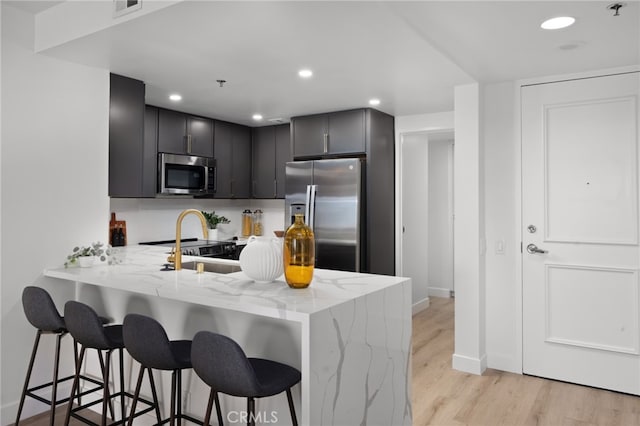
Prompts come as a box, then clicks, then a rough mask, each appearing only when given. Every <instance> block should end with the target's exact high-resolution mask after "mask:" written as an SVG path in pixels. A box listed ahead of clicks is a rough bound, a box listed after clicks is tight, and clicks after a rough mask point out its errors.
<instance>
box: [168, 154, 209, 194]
mask: <svg viewBox="0 0 640 426" xmlns="http://www.w3.org/2000/svg"><path fill="white" fill-rule="evenodd" d="M215 166H216V160H215V159H213V158H210V157H199V156H195V155H177V154H167V153H165V152H161V153H159V154H158V193H160V194H180V195H212V194H214V193H215V189H216V182H215V177H216V170H215Z"/></svg>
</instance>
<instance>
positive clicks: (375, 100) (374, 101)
mask: <svg viewBox="0 0 640 426" xmlns="http://www.w3.org/2000/svg"><path fill="white" fill-rule="evenodd" d="M369 105H373V106H376V105H380V99H375V98H374V99H369Z"/></svg>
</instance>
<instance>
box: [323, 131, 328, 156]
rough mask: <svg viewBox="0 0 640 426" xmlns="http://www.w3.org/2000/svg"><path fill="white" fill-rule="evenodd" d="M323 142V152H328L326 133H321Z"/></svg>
mask: <svg viewBox="0 0 640 426" xmlns="http://www.w3.org/2000/svg"><path fill="white" fill-rule="evenodd" d="M322 136H323V142H324V147H323V149H324V153H325V154H326V153H327V152H329V135H328V134H327V133H325V134H323V135H322Z"/></svg>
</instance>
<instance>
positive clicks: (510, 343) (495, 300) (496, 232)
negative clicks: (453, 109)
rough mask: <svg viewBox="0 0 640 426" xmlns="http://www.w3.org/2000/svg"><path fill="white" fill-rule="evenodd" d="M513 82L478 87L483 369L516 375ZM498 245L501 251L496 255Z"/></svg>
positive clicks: (517, 160) (516, 164) (517, 294)
mask: <svg viewBox="0 0 640 426" xmlns="http://www.w3.org/2000/svg"><path fill="white" fill-rule="evenodd" d="M516 93H517V88H516V85H515V83H514V82H506V83H500V84H492V85H487V86H485V88H484V102H483V109H484V148H485V152H484V164H485V173H484V178H485V184H484V188H485V201H486V203H485V209H484V211H485V218H486V221H485V230H486V240H487V256H486V291H487V294H486V312H487V315H486V318H487V324H486V327H487V336H486V339H487V366H488V367H490V368H496V369H499V370H505V371H512V372H516V373H520V372H522V367H521V365H522V355H521V348H520V345H518V344H517V342H518V336H519V335H520V327H521V318H520V315H519V310H518V303H519V302H518V300H519V298H520V294H521V290H520V288H521V282H520V279H519V277H518V262H519V259H520V237H519V235H518V233H517V227H516V226H517V225H516V222H517V220H516V219H517V217H518V215H519V199H518V197H517V194H518V191H517V184H518V182H519V180H518V179H517V173H518V172H519V163H520V158H519V156H518V155H519V152H520V150H519V149H518V147H519V145H520V139H519V137H518V135H517V134H516V130H515V128H516V124H515V123H516V114H517V111H518V110H519V106H518V105H517V99H516ZM500 244H502V245H503V247H504V253H503V254H500V253H498V252H497V248H498V247H497V246H498V245H500Z"/></svg>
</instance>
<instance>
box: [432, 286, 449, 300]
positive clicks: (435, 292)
mask: <svg viewBox="0 0 640 426" xmlns="http://www.w3.org/2000/svg"><path fill="white" fill-rule="evenodd" d="M427 294H428V295H429V296H432V297H444V298H449V297H451V290H450V289H448V288H442V287H428V288H427Z"/></svg>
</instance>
